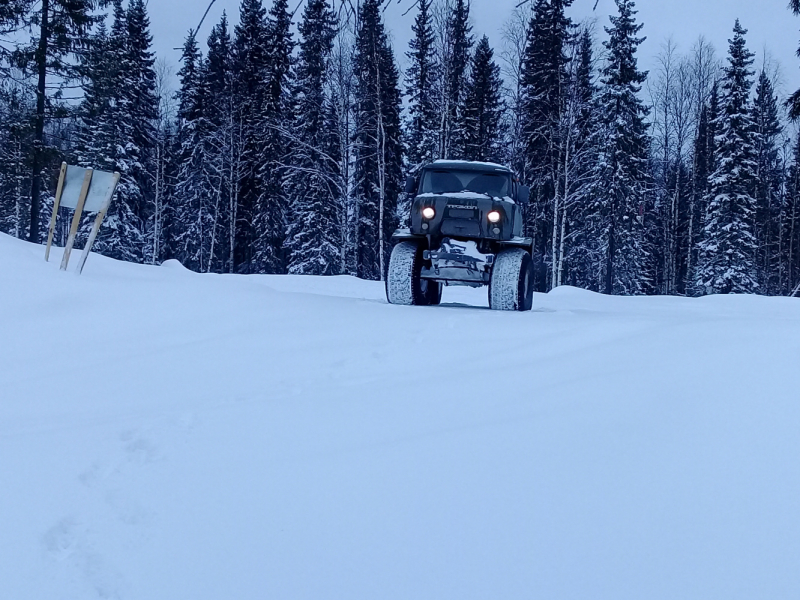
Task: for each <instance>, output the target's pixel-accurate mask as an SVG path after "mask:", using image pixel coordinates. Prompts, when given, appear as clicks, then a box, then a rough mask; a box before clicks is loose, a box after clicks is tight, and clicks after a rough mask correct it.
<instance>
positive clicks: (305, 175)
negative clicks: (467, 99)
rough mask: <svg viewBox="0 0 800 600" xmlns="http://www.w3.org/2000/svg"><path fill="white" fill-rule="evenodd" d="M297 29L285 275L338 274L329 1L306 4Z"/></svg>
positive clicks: (338, 210)
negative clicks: (329, 78)
mask: <svg viewBox="0 0 800 600" xmlns="http://www.w3.org/2000/svg"><path fill="white" fill-rule="evenodd" d="M298 30H299V32H300V54H299V57H298V61H297V69H296V81H295V111H296V117H295V120H294V127H293V136H294V138H293V139H290V140H289V143H290V144H291V146H292V148H293V151H292V154H291V166H290V168H289V176H288V177H287V187H288V189H289V192H290V212H289V214H290V215H291V224H290V228H289V233H288V236H287V248H288V249H289V252H290V255H289V272H290V273H298V274H310V275H336V274H338V273H340V272H341V267H342V261H341V248H340V245H341V238H342V231H341V223H340V220H339V218H340V215H341V201H342V199H343V192H344V191H345V190H342V189H340V187H339V173H338V164H339V163H338V157H337V152H338V149H337V146H338V140H337V138H338V126H337V123H336V115H335V104H334V103H333V102H332V101H331V99H330V91H329V86H328V63H329V60H330V57H331V52H332V50H333V39H334V36H335V34H336V15H335V14H334V13H333V11H332V9H331V7H330V5H329V4H328V2H327V0H310V2H309V3H308V4H307V5H306V8H305V10H304V11H303V19H302V21H301V23H300V26H299V28H298Z"/></svg>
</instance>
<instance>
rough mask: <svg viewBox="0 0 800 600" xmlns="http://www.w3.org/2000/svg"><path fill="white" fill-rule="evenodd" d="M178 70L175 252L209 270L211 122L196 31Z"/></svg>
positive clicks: (188, 263)
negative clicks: (208, 148) (207, 174)
mask: <svg viewBox="0 0 800 600" xmlns="http://www.w3.org/2000/svg"><path fill="white" fill-rule="evenodd" d="M181 62H182V66H181V69H180V71H178V78H179V79H180V83H181V87H180V90H179V91H178V94H177V99H178V102H179V106H178V146H179V149H178V163H179V166H178V173H177V176H176V183H175V197H174V221H173V224H172V225H173V253H174V257H175V258H177V259H178V260H179V261H180V262H181V263H182V264H183V265H184V266H185V267H186V268H188V269H192V270H195V271H206V270H208V264H209V261H210V259H211V257H210V255H209V251H208V240H209V239H210V237H211V235H210V234H211V228H212V227H213V215H212V214H211V212H210V211H209V204H208V200H209V193H210V191H211V190H210V189H209V187H208V185H207V183H208V182H207V180H206V178H205V177H204V175H205V173H204V166H205V163H206V156H205V154H206V144H205V142H206V139H207V135H208V129H209V128H208V123H207V121H206V119H205V113H206V107H207V105H208V103H209V98H208V89H207V77H206V72H207V63H206V62H205V61H204V60H203V57H202V55H201V53H200V49H199V48H198V45H197V41H196V39H195V35H194V32H193V31H189V34H188V36H187V37H186V42H185V43H184V47H183V55H182V57H181Z"/></svg>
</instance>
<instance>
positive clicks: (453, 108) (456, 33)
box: [438, 0, 473, 159]
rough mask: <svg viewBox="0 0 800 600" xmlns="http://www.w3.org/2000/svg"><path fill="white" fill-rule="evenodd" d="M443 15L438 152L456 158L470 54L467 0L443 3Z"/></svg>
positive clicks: (461, 126) (442, 155) (470, 31)
mask: <svg viewBox="0 0 800 600" xmlns="http://www.w3.org/2000/svg"><path fill="white" fill-rule="evenodd" d="M442 8H443V11H444V12H445V16H444V19H443V23H442V27H440V38H441V42H442V43H441V47H442V53H441V56H440V62H441V80H440V85H441V90H440V106H439V152H438V155H439V157H441V158H456V159H457V158H459V156H458V155H457V153H458V151H459V149H460V148H461V147H462V146H463V145H462V143H461V136H462V131H463V108H464V107H463V103H464V98H465V96H466V88H467V81H468V79H467V78H468V76H469V61H470V56H471V54H472V44H473V39H472V25H470V22H469V9H470V6H469V0H452V3H451V2H445V3H444V4H443V7H442Z"/></svg>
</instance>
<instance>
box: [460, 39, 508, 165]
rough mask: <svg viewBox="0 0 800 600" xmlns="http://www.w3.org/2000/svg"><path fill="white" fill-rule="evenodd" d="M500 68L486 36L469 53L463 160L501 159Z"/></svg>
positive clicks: (501, 102)
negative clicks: (469, 66)
mask: <svg viewBox="0 0 800 600" xmlns="http://www.w3.org/2000/svg"><path fill="white" fill-rule="evenodd" d="M502 85H503V84H502V80H501V77H500V67H499V66H498V65H497V64H496V63H495V62H494V50H492V47H491V46H490V45H489V38H488V37H486V36H485V35H484V36H483V37H482V38H481V40H480V41H479V42H478V45H477V46H476V48H475V54H474V55H473V56H472V67H471V69H470V78H469V82H468V84H467V89H466V95H465V98H464V115H463V119H462V120H463V123H464V127H463V132H462V135H461V145H462V152H461V154H462V156H463V158H464V159H466V160H480V161H489V162H501V161H502V160H503V158H502V157H503V156H504V153H503V147H502V139H503V130H502V126H503V110H504V108H505V107H504V104H503V98H502V89H501V88H502Z"/></svg>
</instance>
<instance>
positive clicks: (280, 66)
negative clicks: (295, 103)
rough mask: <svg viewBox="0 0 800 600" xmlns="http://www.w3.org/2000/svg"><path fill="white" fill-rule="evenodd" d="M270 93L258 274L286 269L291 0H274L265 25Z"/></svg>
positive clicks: (257, 231)
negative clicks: (289, 3) (286, 185)
mask: <svg viewBox="0 0 800 600" xmlns="http://www.w3.org/2000/svg"><path fill="white" fill-rule="evenodd" d="M266 36H267V37H266V40H267V44H266V49H267V57H266V66H267V68H266V71H265V73H264V74H265V79H266V80H265V83H266V97H265V105H264V107H263V113H262V114H261V122H260V123H259V126H258V129H259V131H260V132H261V152H260V159H259V166H258V181H259V190H258V195H257V199H256V207H255V213H254V215H253V229H254V242H253V244H254V249H253V250H254V252H253V262H252V266H251V269H252V271H253V272H256V273H283V272H284V271H285V266H286V265H285V263H286V260H285V256H284V242H285V237H286V224H287V223H286V221H287V219H286V212H287V201H286V197H285V194H284V186H283V180H284V177H285V176H286V169H285V167H284V163H285V159H286V158H287V156H288V148H287V146H288V144H287V136H286V134H285V133H284V132H285V131H286V129H288V127H289V125H290V123H291V116H292V115H291V109H290V105H291V101H290V98H291V82H290V77H291V69H292V50H293V48H294V41H293V40H292V17H291V14H290V13H289V6H288V1H287V0H274V2H273V4H272V7H271V8H270V11H269V14H268V16H267V28H266Z"/></svg>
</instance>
